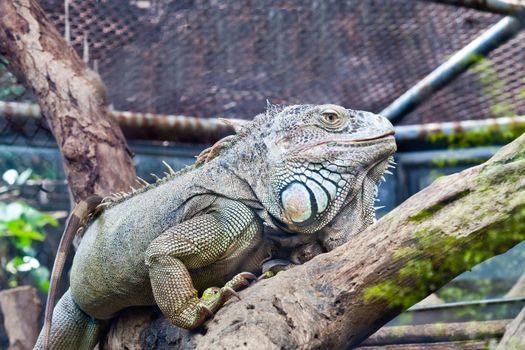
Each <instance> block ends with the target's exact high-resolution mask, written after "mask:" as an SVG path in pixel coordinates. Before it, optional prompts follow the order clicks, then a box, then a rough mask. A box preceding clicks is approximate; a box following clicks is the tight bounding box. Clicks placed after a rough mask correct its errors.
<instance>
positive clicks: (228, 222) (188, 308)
mask: <svg viewBox="0 0 525 350" xmlns="http://www.w3.org/2000/svg"><path fill="white" fill-rule="evenodd" d="M261 233H262V225H261V223H260V221H259V219H258V218H257V217H256V216H255V214H254V213H253V212H252V210H250V209H249V208H248V207H247V206H245V205H244V204H242V203H239V202H235V201H232V200H227V199H222V198H221V199H218V200H216V202H215V204H214V205H213V207H212V208H211V209H210V210H209V211H208V212H207V213H206V214H204V215H201V216H197V217H194V218H192V219H190V220H188V221H184V222H182V223H181V224H179V225H177V226H175V227H173V228H170V229H168V230H166V231H165V232H164V233H163V234H162V235H160V236H159V237H157V238H156V239H155V240H153V241H152V242H151V244H150V246H149V247H148V249H147V251H146V258H145V261H146V265H147V266H148V268H149V275H150V279H151V287H152V290H153V295H154V297H155V301H156V302H157V304H158V306H159V307H160V309H161V311H162V312H163V313H164V315H165V316H166V317H167V318H168V319H169V320H170V321H171V322H172V323H173V324H175V325H176V326H179V327H182V328H187V329H191V328H195V327H197V326H199V325H200V324H202V322H203V321H204V319H205V318H206V317H207V316H209V315H210V314H211V313H213V312H215V311H216V310H217V309H218V308H219V307H220V306H222V304H223V303H224V302H225V301H226V300H227V299H228V298H229V297H230V296H231V295H233V294H234V288H237V287H239V286H241V285H243V284H247V279H249V278H251V275H250V274H247V273H244V274H243V273H241V274H238V275H237V276H235V277H234V279H233V281H232V282H231V283H227V285H226V286H225V287H223V288H220V289H213V290H209V291H207V292H206V293H204V296H203V297H202V298H201V299H199V297H198V293H197V290H196V289H195V287H194V283H193V282H194V281H192V275H191V272H192V270H199V269H200V270H202V269H203V268H208V269H209V270H210V273H211V274H216V275H223V276H225V277H226V276H231V274H232V273H234V272H235V267H236V266H239V265H240V264H241V262H242V260H243V259H246V255H247V254H250V252H252V251H253V250H254V249H256V247H257V245H259V244H260V243H261V241H262V238H261ZM214 266H216V267H215V268H214ZM196 275H199V274H196ZM199 276H200V277H199V278H205V277H203V276H202V275H199ZM213 277H214V278H215V277H216V276H213ZM198 282H199V283H198V284H199V285H203V283H202V281H198ZM225 282H226V281H225ZM232 287H233V288H232Z"/></svg>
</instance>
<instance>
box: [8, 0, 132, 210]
mask: <svg viewBox="0 0 525 350" xmlns="http://www.w3.org/2000/svg"><path fill="white" fill-rule="evenodd" d="M0 13H1V16H0V53H1V54H2V55H4V56H5V57H6V58H7V59H8V60H9V68H10V69H11V70H13V71H14V72H15V74H16V75H17V76H18V77H19V79H20V80H21V81H23V82H24V83H25V85H26V86H27V87H28V88H30V89H32V90H33V91H34V93H35V95H36V96H37V98H38V103H39V105H40V107H41V109H42V112H43V114H44V116H45V117H46V119H47V121H48V123H49V125H50V126H51V129H52V131H53V135H54V136H55V138H56V141H57V143H58V146H59V148H60V151H61V154H62V159H63V163H64V170H65V173H66V176H67V180H68V183H69V187H70V189H71V192H72V195H73V198H74V201H75V202H78V201H79V200H81V199H83V198H85V197H87V196H89V195H92V194H98V195H102V196H105V195H108V194H110V193H111V192H118V191H125V190H128V189H129V186H130V185H132V184H133V182H134V181H135V170H134V168H133V164H132V161H131V152H130V151H129V149H128V146H127V144H126V140H125V139H124V136H123V135H122V132H121V130H120V128H119V127H118V124H117V123H116V122H115V120H114V119H113V118H111V117H110V114H109V113H108V108H107V106H108V103H107V100H106V90H105V87H104V84H103V83H102V81H101V79H100V77H99V76H98V74H96V73H95V72H93V71H92V70H90V69H89V68H88V67H87V66H86V64H85V63H84V62H83V61H82V60H81V59H80V57H79V56H78V55H77V53H76V52H75V51H74V49H73V48H72V47H71V46H70V45H69V44H68V43H67V42H66V41H65V40H64V39H63V38H62V36H61V35H60V33H59V32H58V31H57V30H56V29H55V27H54V26H53V24H52V23H51V22H50V21H49V20H48V19H47V17H46V16H45V14H44V12H43V10H42V8H41V7H40V5H39V4H38V2H37V1H36V0H0Z"/></svg>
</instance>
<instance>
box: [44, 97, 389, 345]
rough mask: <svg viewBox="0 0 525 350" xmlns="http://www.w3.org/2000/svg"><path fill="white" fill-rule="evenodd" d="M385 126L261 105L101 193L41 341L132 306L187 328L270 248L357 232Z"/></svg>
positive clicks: (83, 334) (89, 330)
mask: <svg viewBox="0 0 525 350" xmlns="http://www.w3.org/2000/svg"><path fill="white" fill-rule="evenodd" d="M392 134H393V127H392V125H391V124H390V123H389V122H388V121H387V120H386V119H384V118H382V117H380V116H377V115H374V114H371V113H367V112H359V111H352V110H347V109H344V108H343V107H340V106H336V105H320V106H314V105H299V106H290V107H286V108H281V107H276V106H269V108H268V110H267V112H266V114H262V115H259V116H257V117H256V118H255V119H254V121H253V122H252V123H251V125H249V126H248V127H246V128H244V129H243V130H241V131H240V132H239V133H238V134H237V135H235V136H231V137H228V138H227V139H226V140H222V141H219V142H218V143H217V145H215V146H214V147H212V148H211V149H209V150H206V151H205V152H203V154H201V156H200V157H199V159H198V161H197V163H196V165H194V166H192V167H190V168H188V169H186V170H183V171H181V172H179V173H176V174H175V173H174V174H171V175H168V176H167V177H166V178H164V179H160V180H159V181H157V183H156V184H153V185H148V186H145V187H144V188H142V189H139V190H137V191H133V193H130V194H117V195H115V196H114V197H112V198H110V199H107V200H105V201H104V202H103V203H104V204H103V207H104V208H103V210H102V211H101V213H99V214H98V216H97V217H96V218H95V219H94V220H92V221H91V222H90V223H89V225H88V226H87V227H86V230H85V234H84V238H83V240H82V242H81V244H80V246H79V248H78V251H77V253H76V255H75V259H74V261H73V267H72V271H71V281H70V282H71V283H70V289H69V290H68V292H67V293H66V295H65V296H64V297H63V298H62V299H61V301H60V302H59V303H58V304H57V308H56V309H55V311H54V313H53V321H52V327H51V336H50V340H51V342H50V345H51V349H58V350H62V349H70V348H86V349H90V348H92V347H93V344H95V343H96V341H97V336H98V332H99V331H100V329H101V327H102V325H103V320H107V319H110V318H111V317H113V316H114V315H115V314H116V313H118V312H119V311H120V310H122V309H124V308H126V307H130V306H135V305H153V304H157V305H158V306H159V307H160V309H161V310H162V312H163V313H164V315H165V316H166V317H167V318H168V319H169V320H170V321H171V322H173V323H174V324H175V325H177V326H180V327H184V328H194V327H197V326H199V325H200V324H202V322H203V321H204V320H205V319H206V318H207V317H209V316H210V315H212V314H213V313H214V312H215V311H216V310H217V309H218V308H219V307H220V306H221V305H222V304H223V303H224V302H225V301H226V300H227V299H228V298H229V297H231V296H233V295H235V290H236V289H238V288H240V287H242V286H245V285H247V284H249V281H250V280H251V279H253V278H254V276H253V275H252V274H254V273H257V274H259V273H260V272H261V266H262V264H263V262H264V261H267V260H268V259H271V258H278V257H279V256H278V255H275V254H273V255H272V253H275V250H276V247H277V248H280V247H284V246H286V245H287V244H288V243H286V242H289V244H288V245H289V246H290V247H292V249H293V247H296V246H297V247H305V248H304V249H305V250H304V251H303V253H300V252H299V253H298V252H297V251H295V252H294V253H293V254H292V255H293V256H295V257H299V258H298V259H299V260H302V259H304V258H305V257H306V259H309V258H310V257H311V255H315V254H317V253H319V252H321V251H323V250H326V249H332V248H333V247H335V246H337V245H338V244H340V243H342V242H344V241H345V240H347V239H348V238H349V237H348V236H346V237H342V236H341V233H340V231H338V230H337V223H338V222H339V221H340V220H343V219H344V220H353V221H354V222H355V231H354V232H351V233H350V235H353V234H357V233H358V232H360V231H361V230H362V229H363V228H364V227H366V226H367V225H369V224H370V223H372V221H373V218H374V217H373V215H374V211H373V207H372V205H373V200H374V193H375V188H376V186H377V184H378V182H379V181H380V178H381V176H382V174H383V172H384V170H385V169H386V167H387V166H388V161H389V158H390V156H391V155H392V154H393V153H394V151H395V142H394V139H393V136H392ZM338 215H344V218H341V217H340V216H338ZM283 242H284V243H283ZM283 249H284V248H283ZM298 249H302V248H298ZM221 285H222V286H223V287H222V288H218V287H214V286H221ZM199 295H200V297H199ZM66 311H67V312H66ZM79 325H81V326H79ZM65 339H67V340H65ZM42 340H43V334H41V335H40V337H39V340H38V343H37V345H36V346H35V348H37V349H40V348H42V347H43V344H42ZM66 343H67V345H64V344H66Z"/></svg>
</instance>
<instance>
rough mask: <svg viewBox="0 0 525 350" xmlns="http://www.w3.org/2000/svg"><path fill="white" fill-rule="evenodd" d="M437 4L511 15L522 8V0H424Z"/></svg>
mask: <svg viewBox="0 0 525 350" xmlns="http://www.w3.org/2000/svg"><path fill="white" fill-rule="evenodd" d="M424 1H427V2H436V3H439V4H446V5H453V6H462V7H469V8H473V9H476V10H480V11H487V12H493V13H499V14H502V15H513V14H516V13H517V12H519V11H523V10H524V6H525V1H523V0H424Z"/></svg>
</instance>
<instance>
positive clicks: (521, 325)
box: [496, 308, 525, 350]
mask: <svg viewBox="0 0 525 350" xmlns="http://www.w3.org/2000/svg"><path fill="white" fill-rule="evenodd" d="M523 349H525V308H524V309H523V310H521V312H520V313H519V314H518V316H516V318H515V319H514V320H513V321H512V322H511V323H509V325H508V326H507V330H506V331H505V334H504V335H503V338H502V339H501V341H500V343H499V344H498V347H497V348H496V350H523Z"/></svg>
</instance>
